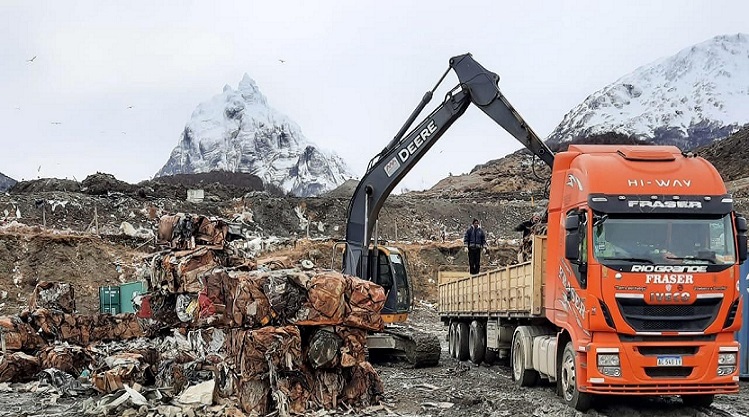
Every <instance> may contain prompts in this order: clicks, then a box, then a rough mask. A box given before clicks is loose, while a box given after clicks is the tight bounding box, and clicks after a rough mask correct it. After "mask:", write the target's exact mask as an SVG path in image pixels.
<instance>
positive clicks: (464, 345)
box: [455, 322, 469, 361]
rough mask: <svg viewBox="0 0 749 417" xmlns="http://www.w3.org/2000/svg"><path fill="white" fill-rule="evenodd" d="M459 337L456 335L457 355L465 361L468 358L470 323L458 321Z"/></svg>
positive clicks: (457, 331) (457, 330)
mask: <svg viewBox="0 0 749 417" xmlns="http://www.w3.org/2000/svg"><path fill="white" fill-rule="evenodd" d="M455 333H457V335H456V336H458V337H456V338H455V339H456V341H457V344H456V346H455V348H456V350H455V355H456V357H457V358H458V360H460V361H464V360H466V359H468V334H469V330H468V323H465V322H460V323H458V325H457V327H456V332H455Z"/></svg>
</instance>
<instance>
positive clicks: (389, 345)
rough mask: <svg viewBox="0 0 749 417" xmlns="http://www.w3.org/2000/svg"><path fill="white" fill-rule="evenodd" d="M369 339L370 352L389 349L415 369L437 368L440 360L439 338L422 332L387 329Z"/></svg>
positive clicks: (401, 328) (396, 328) (398, 328)
mask: <svg viewBox="0 0 749 417" xmlns="http://www.w3.org/2000/svg"><path fill="white" fill-rule="evenodd" d="M368 339H369V340H368V345H369V346H368V348H369V350H370V352H372V353H374V352H376V351H379V350H381V349H387V350H388V351H389V352H391V353H393V354H394V355H395V356H400V357H402V358H405V359H406V360H407V361H408V362H409V364H411V365H412V366H413V367H415V368H422V367H427V366H436V365H437V364H438V363H439V360H440V352H441V351H442V347H441V346H440V341H439V338H438V337H437V336H435V335H433V334H430V333H425V332H423V331H420V330H416V329H413V328H407V327H395V326H393V327H386V328H385V329H384V330H383V331H382V332H381V333H376V334H373V335H370V336H369V338H368ZM378 356H382V355H378Z"/></svg>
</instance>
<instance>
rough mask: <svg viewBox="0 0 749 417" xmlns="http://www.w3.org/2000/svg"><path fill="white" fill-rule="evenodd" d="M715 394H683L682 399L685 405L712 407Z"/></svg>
mask: <svg viewBox="0 0 749 417" xmlns="http://www.w3.org/2000/svg"><path fill="white" fill-rule="evenodd" d="M714 399H715V395H713V394H695V395H682V396H681V401H682V402H684V405H686V406H689V407H710V404H712V403H713V400H714Z"/></svg>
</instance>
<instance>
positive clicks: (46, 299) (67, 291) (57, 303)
mask: <svg viewBox="0 0 749 417" xmlns="http://www.w3.org/2000/svg"><path fill="white" fill-rule="evenodd" d="M37 308H49V309H55V310H60V311H62V312H64V313H73V312H74V311H75V290H74V288H73V286H72V285H70V284H69V283H67V282H50V281H41V282H39V283H38V284H36V287H35V288H34V292H33V293H32V294H31V299H30V300H29V309H30V310H36V309H37Z"/></svg>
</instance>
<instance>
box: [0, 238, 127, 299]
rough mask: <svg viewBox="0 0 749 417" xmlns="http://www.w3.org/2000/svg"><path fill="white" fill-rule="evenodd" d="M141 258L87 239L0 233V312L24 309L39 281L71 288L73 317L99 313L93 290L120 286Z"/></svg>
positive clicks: (114, 244)
mask: <svg viewBox="0 0 749 417" xmlns="http://www.w3.org/2000/svg"><path fill="white" fill-rule="evenodd" d="M140 254H141V252H139V251H136V250H133V249H130V248H128V247H126V246H123V245H119V244H116V243H112V242H107V241H104V240H102V239H100V238H98V237H96V236H92V235H78V234H62V233H50V232H47V231H43V230H41V229H40V228H28V229H26V230H21V231H16V232H12V233H10V232H8V231H0V303H1V304H0V312H1V313H3V314H8V313H15V312H17V311H18V310H19V309H22V308H24V307H25V306H27V305H28V298H29V297H30V296H31V294H33V293H34V288H35V286H36V284H37V283H38V282H40V281H61V282H67V283H70V284H71V285H72V286H73V287H74V288H75V294H76V298H77V301H78V305H77V307H78V311H80V312H83V313H91V312H95V311H98V309H99V295H98V293H99V287H100V286H104V285H108V284H112V285H118V284H120V283H122V282H126V280H127V279H129V278H128V277H132V276H133V271H134V269H133V267H132V264H133V258H134V257H136V256H139V255H140Z"/></svg>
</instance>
